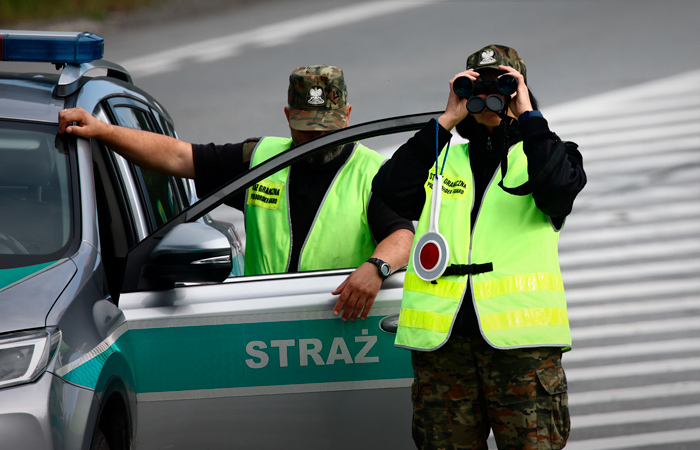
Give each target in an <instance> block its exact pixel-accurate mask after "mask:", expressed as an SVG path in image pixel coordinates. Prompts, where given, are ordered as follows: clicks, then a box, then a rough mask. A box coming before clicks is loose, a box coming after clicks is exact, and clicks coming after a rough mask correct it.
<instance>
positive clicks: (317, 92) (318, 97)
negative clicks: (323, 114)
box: [306, 86, 326, 105]
mask: <svg viewBox="0 0 700 450" xmlns="http://www.w3.org/2000/svg"><path fill="white" fill-rule="evenodd" d="M322 97H323V88H322V87H321V86H311V88H310V89H309V97H308V100H306V103H308V104H309V105H323V104H325V103H326V101H325V100H324V99H323V98H322Z"/></svg>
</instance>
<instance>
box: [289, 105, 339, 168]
mask: <svg viewBox="0 0 700 450" xmlns="http://www.w3.org/2000/svg"><path fill="white" fill-rule="evenodd" d="M351 109H352V106H350V105H348V112H347V117H346V122H345V125H344V126H343V128H345V127H347V126H348V122H347V120H348V119H349V117H350V111H351ZM284 113H285V115H286V116H287V122H289V115H290V113H289V107H288V106H285V108H284ZM289 132H290V135H291V137H292V142H293V143H294V145H301V144H303V143H305V142H307V141H310V140H311V139H313V138H316V137H319V136H323V135H324V134H328V133H330V131H325V130H308V131H306V130H296V129H294V128H292V127H291V126H290V127H289ZM342 149H343V147H342V146H341V147H333V148H330V149H328V150H324V151H322V152H321V153H317V154H315V155H312V156H309V157H308V158H306V159H305V160H304V162H305V163H306V164H308V165H310V166H320V165H323V164H326V163H327V162H330V161H332V160H333V159H335V157H336V156H338V155H339V154H340V152H341V151H342Z"/></svg>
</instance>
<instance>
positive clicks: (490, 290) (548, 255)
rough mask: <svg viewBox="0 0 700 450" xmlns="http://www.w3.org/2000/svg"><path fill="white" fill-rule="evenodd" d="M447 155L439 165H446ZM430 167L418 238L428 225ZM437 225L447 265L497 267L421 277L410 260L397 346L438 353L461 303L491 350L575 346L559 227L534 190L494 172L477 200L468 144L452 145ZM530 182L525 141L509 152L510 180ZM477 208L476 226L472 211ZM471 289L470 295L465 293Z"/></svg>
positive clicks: (430, 183) (444, 177)
mask: <svg viewBox="0 0 700 450" xmlns="http://www.w3.org/2000/svg"><path fill="white" fill-rule="evenodd" d="M444 155H445V152H442V155H441V158H440V159H441V161H440V163H439V167H442V159H444ZM434 173H435V169H434V168H433V169H432V171H431V174H430V176H429V177H428V181H426V184H425V189H426V203H425V206H424V208H423V212H422V214H421V217H420V220H419V222H418V226H417V230H416V238H415V241H414V248H415V243H416V241H417V240H418V239H419V238H420V236H421V235H422V234H423V233H425V232H426V231H427V229H428V223H429V221H430V203H431V193H432V178H433V174H434ZM442 175H443V189H442V196H441V208H440V218H439V222H438V228H439V230H440V233H441V234H442V235H443V236H444V237H445V238H446V240H447V242H448V244H449V264H465V265H469V264H487V263H491V264H492V265H493V270H492V271H489V272H483V273H477V274H474V275H471V274H468V275H450V276H443V277H441V278H438V279H437V280H436V282H435V283H431V282H426V281H423V280H422V279H420V278H419V277H418V276H417V275H416V273H415V270H414V268H413V264H412V259H413V258H411V259H410V260H409V265H408V269H407V273H406V278H405V282H404V294H403V300H402V303H401V312H400V316H399V329H398V332H397V335H396V345H397V346H399V347H404V348H408V349H413V350H425V351H430V350H435V349H437V348H439V347H441V346H442V345H443V344H444V343H445V342H447V340H448V338H449V336H450V333H451V331H452V327H453V325H454V321H455V316H456V313H457V311H458V309H459V308H460V307H463V308H475V310H476V313H477V317H478V322H479V327H480V331H481V334H482V335H483V336H484V338H485V339H486V341H487V342H488V343H489V344H490V345H491V346H493V347H494V348H499V349H512V348H520V347H542V346H552V347H562V348H569V347H570V346H571V331H570V329H569V320H568V316H567V312H566V300H565V298H564V285H563V282H562V277H561V270H560V268H559V257H558V248H557V247H558V242H559V230H557V229H555V227H554V225H553V224H552V223H551V221H550V219H549V217H548V216H547V215H546V214H544V213H543V212H542V211H540V210H539V209H538V208H537V206H536V205H535V201H534V199H533V198H532V195H526V196H515V195H511V194H508V193H507V192H505V191H503V189H501V188H500V187H499V186H498V182H499V181H500V180H501V172H500V170H497V171H496V173H495V174H494V178H493V179H492V180H491V183H490V184H489V186H488V187H487V189H486V192H485V194H484V197H483V200H482V204H481V205H474V204H473V203H474V189H473V187H474V186H473V178H472V172H471V168H470V165H469V154H468V145H455V146H452V147H451V148H450V151H449V157H448V158H447V164H446V165H445V169H444V172H443V174H442ZM527 179H528V173H527V157H526V156H525V153H524V152H523V144H522V142H519V143H517V144H516V145H514V146H513V147H511V149H510V150H509V154H508V173H507V175H506V180H505V184H506V185H507V186H517V185H520V184H522V183H524V182H525V181H527ZM472 207H474V208H479V207H480V210H479V212H478V216H477V219H476V222H475V224H474V229H473V230H472V229H471V209H472ZM468 282H469V284H470V285H471V286H472V289H471V290H467V289H466V288H467V283H468ZM468 293H471V296H469V295H467V294H468Z"/></svg>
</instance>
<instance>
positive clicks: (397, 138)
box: [211, 132, 413, 275]
mask: <svg viewBox="0 0 700 450" xmlns="http://www.w3.org/2000/svg"><path fill="white" fill-rule="evenodd" d="M412 135H413V132H410V133H399V134H394V135H391V136H381V135H380V136H379V137H375V138H368V139H364V140H362V141H361V142H360V143H361V144H362V145H363V146H365V147H367V148H370V149H372V150H374V151H376V152H377V153H379V154H380V155H381V156H383V157H385V158H386V157H390V156H391V155H392V154H393V152H394V151H395V150H396V149H397V148H398V147H399V146H400V145H401V144H403V143H404V142H405V141H406V140H408V138H409V137H410V136H412ZM248 172H251V170H248ZM276 181H279V180H276ZM254 185H255V188H253V189H252V192H251V191H249V196H248V202H247V203H248V205H247V208H248V213H249V212H250V211H249V210H250V206H249V205H250V195H256V193H259V194H260V195H264V194H266V193H268V192H272V190H271V189H267V188H266V187H265V186H268V184H266V181H263V182H260V181H259V182H257V183H254ZM250 186H251V184H248V186H246V187H247V188H249V187H250ZM261 186H263V187H261ZM322 194H323V193H321V195H322ZM283 195H288V194H283ZM266 206H269V205H267V204H266ZM266 211H267V209H266ZM293 214H294V213H292V216H293ZM211 216H212V217H213V218H214V219H216V220H218V221H220V222H224V223H230V224H233V226H234V228H235V229H236V232H237V234H238V236H239V237H240V240H241V241H242V242H243V247H244V252H243V253H244V254H245V258H247V262H248V263H249V265H250V266H256V264H250V263H251V258H255V257H256V256H254V255H256V253H254V252H253V251H249V250H250V248H249V247H247V245H248V244H249V243H250V242H251V241H250V240H249V239H248V237H249V236H251V234H250V231H251V230H246V229H245V216H244V214H243V212H241V211H238V210H236V209H234V208H230V207H227V206H225V205H221V206H219V207H218V208H216V209H215V210H213V211H212V212H211ZM312 219H314V220H315V222H314V225H313V226H314V227H329V228H331V229H334V230H339V229H342V227H341V226H339V225H342V224H338V223H337V218H335V217H333V216H329V215H325V216H324V215H322V214H318V212H317V213H316V217H315V218H314V217H312ZM324 220H327V221H328V223H323V221H324ZM253 231H255V230H253ZM338 233H340V232H338ZM340 234H342V233H340ZM273 235H274V240H275V242H276V243H278V242H279V241H280V236H279V233H258V236H260V239H262V238H265V237H268V236H273ZM335 236H337V237H339V235H338V234H337V233H336V234H335ZM343 236H344V238H343V239H335V240H332V241H330V242H329V243H328V245H333V248H334V249H336V250H337V249H339V248H340V246H343V245H352V244H350V243H351V242H353V243H355V242H357V241H358V240H357V239H355V240H353V239H351V238H352V236H347V235H343ZM270 239H273V238H270ZM292 239H298V240H300V243H304V242H305V241H307V242H308V237H307V236H297V235H294V236H293V238H292ZM262 245H264V244H262ZM284 245H285V246H286V245H291V244H290V243H289V242H285V243H284ZM265 251H266V252H268V253H267V255H269V251H268V250H265ZM353 251H360V249H353ZM288 252H289V249H288V248H287V247H285V249H284V251H283V252H281V253H284V254H285V255H286V254H287V253H288ZM259 254H260V252H258V253H257V255H259ZM283 256H284V255H283ZM271 266H272V264H270V265H269V266H268V267H271ZM258 267H259V266H258ZM352 267H354V265H353V266H352ZM338 268H341V267H340V266H338V267H318V268H314V269H311V270H326V269H338ZM343 268H345V267H343ZM278 269H279V267H278ZM288 271H290V272H297V271H298V272H303V271H309V270H288ZM282 272H284V269H283V268H282V269H281V270H268V271H267V272H265V274H266V275H271V274H275V273H282ZM248 274H249V275H253V274H259V273H257V272H256V273H251V272H248Z"/></svg>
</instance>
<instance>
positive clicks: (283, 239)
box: [245, 137, 385, 275]
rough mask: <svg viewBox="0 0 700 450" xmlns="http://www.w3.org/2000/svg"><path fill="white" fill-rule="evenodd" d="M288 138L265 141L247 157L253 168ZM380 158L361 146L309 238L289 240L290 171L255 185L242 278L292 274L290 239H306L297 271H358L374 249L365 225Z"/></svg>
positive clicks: (329, 194)
mask: <svg viewBox="0 0 700 450" xmlns="http://www.w3.org/2000/svg"><path fill="white" fill-rule="evenodd" d="M291 145H292V140H291V139H286V138H276V137H266V138H263V139H261V140H260V142H258V144H257V146H256V147H255V150H254V151H253V155H252V157H251V167H255V166H257V165H259V164H260V163H262V162H263V161H266V160H267V159H269V158H272V157H273V156H275V155H277V154H279V153H281V152H283V151H286V150H288V149H289V148H290V147H291ZM384 159H385V158H384V157H382V156H381V155H379V154H378V153H377V152H375V151H373V150H370V149H368V148H367V147H365V146H363V145H361V144H355V147H354V148H353V151H352V154H351V155H350V157H348V160H347V161H346V162H345V164H344V165H343V166H342V167H341V168H340V169H339V170H338V173H337V174H336V176H335V178H334V179H333V181H332V182H331V186H330V187H329V189H328V191H327V192H326V195H325V196H324V198H323V202H322V203H321V206H320V207H319V210H318V211H317V213H316V217H315V218H314V221H313V224H312V226H311V229H310V230H309V233H308V235H307V236H292V232H291V230H292V226H291V217H290V214H289V198H288V195H289V191H288V182H289V172H290V168H289V167H287V168H285V169H282V170H280V171H279V172H276V173H274V174H272V175H270V176H269V177H267V178H265V179H264V180H262V181H260V182H258V183H256V184H255V185H254V186H252V187H251V188H249V189H248V191H247V193H246V198H247V201H246V207H245V224H246V251H245V274H246V275H260V274H268V273H283V272H287V271H289V270H290V268H289V260H290V255H291V251H292V239H304V240H305V241H304V245H303V247H302V250H301V255H300V257H299V267H297V268H294V269H296V270H298V271H310V270H322V269H342V268H349V267H358V266H359V265H360V264H362V263H363V262H365V261H367V259H369V257H370V256H371V255H372V252H374V249H375V247H376V244H375V242H374V239H373V238H372V234H371V232H370V229H369V223H368V220H367V205H368V204H369V198H370V193H371V190H372V179H373V178H374V175H375V174H376V173H377V171H378V170H379V167H380V166H381V164H382V162H383V161H384Z"/></svg>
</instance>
